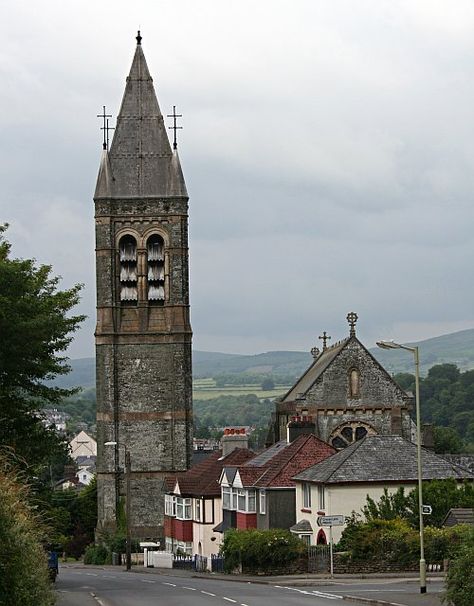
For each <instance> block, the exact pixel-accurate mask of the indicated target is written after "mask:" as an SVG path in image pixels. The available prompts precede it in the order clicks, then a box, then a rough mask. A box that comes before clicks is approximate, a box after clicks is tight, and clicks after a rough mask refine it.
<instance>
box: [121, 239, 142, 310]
mask: <svg viewBox="0 0 474 606" xmlns="http://www.w3.org/2000/svg"><path fill="white" fill-rule="evenodd" d="M119 264H120V276H119V282H120V302H121V303H122V304H124V305H127V304H128V305H136V303H137V300H138V289H137V241H136V240H135V238H134V237H133V236H131V235H128V234H127V235H126V236H123V237H122V238H120V242H119Z"/></svg>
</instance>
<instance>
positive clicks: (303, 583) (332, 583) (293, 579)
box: [61, 563, 444, 606]
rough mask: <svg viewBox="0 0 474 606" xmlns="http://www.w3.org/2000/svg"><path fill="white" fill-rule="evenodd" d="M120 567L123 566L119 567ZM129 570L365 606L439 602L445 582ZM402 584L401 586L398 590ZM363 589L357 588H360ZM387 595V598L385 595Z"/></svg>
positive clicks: (435, 576)
mask: <svg viewBox="0 0 474 606" xmlns="http://www.w3.org/2000/svg"><path fill="white" fill-rule="evenodd" d="M61 566H63V567H65V568H88V566H85V565H84V564H80V563H77V564H73V563H68V564H62V565H61ZM100 568H102V569H104V570H116V569H117V566H101V567H100ZM120 568H121V569H123V566H122V567H120ZM131 573H134V574H149V575H166V576H173V577H177V578H203V579H212V580H214V581H217V580H219V581H223V582H226V581H232V582H234V583H235V582H237V583H258V584H264V585H273V586H275V585H276V586H285V587H295V588H297V587H327V588H331V590H334V591H335V592H337V593H339V594H344V595H343V598H344V600H345V601H347V602H348V603H350V602H351V601H352V602H356V601H357V602H359V603H361V602H362V603H365V604H367V605H368V606H369V605H370V606H442V601H441V596H442V592H441V590H440V587H441V588H442V587H443V586H444V575H443V574H441V573H428V575H427V593H425V594H420V589H419V584H418V583H419V581H418V576H417V574H416V573H400V574H396V573H391V574H366V575H360V574H357V575H349V574H344V575H339V574H335V575H334V576H333V577H331V576H330V575H329V574H309V573H308V574H296V575H276V576H267V575H243V574H242V575H238V574H225V573H214V572H201V573H199V572H194V571H192V570H180V569H174V568H173V569H168V568H145V567H143V566H133V567H132V570H131ZM401 584H403V590H400V591H398V590H397V586H398V587H399V586H400V585H401ZM381 586H383V587H386V591H384V590H383V589H377V590H375V589H367V587H381ZM362 587H363V589H360V588H362ZM371 591H374V592H375V591H377V592H378V593H382V594H383V596H381V597H383V598H384V599H381V597H380V598H379V597H365V596H361V595H360V592H363V593H367V592H371ZM386 597H387V599H385V598H386Z"/></svg>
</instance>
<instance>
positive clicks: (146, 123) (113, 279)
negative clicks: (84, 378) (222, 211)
mask: <svg viewBox="0 0 474 606" xmlns="http://www.w3.org/2000/svg"><path fill="white" fill-rule="evenodd" d="M104 120H105V111H104ZM105 126H106V124H104V127H105ZM175 132H176V131H175ZM107 147H108V145H107V143H105V142H104V151H103V155H102V160H101V165H100V169H99V176H98V179H97V186H96V190H95V195H94V202H95V225H96V271H97V328H96V381H97V448H98V453H97V454H98V461H97V469H98V473H97V488H98V515H99V520H98V531H99V533H100V532H101V531H103V530H113V529H114V528H115V527H116V523H117V519H118V518H119V517H120V515H121V513H120V512H121V511H123V509H122V508H123V507H124V504H123V502H122V500H124V498H125V492H126V491H125V486H126V483H125V482H124V469H125V460H126V458H127V457H128V459H129V463H130V476H129V479H130V489H129V491H128V492H129V494H130V510H131V520H130V523H131V529H132V537H134V538H135V537H136V538H139V537H147V538H150V539H151V538H154V539H159V538H160V537H162V536H163V516H164V513H163V507H164V496H163V495H164V492H163V480H164V477H165V476H166V475H169V474H170V473H175V472H177V471H184V470H186V469H188V467H189V464H190V458H191V454H192V377H191V338H192V332H191V325H190V321H189V276H188V273H189V272H188V194H187V191H186V185H185V182H184V178H183V174H182V172H181V166H180V162H179V158H178V153H177V151H176V149H174V150H172V149H171V146H170V143H169V141H168V136H167V133H166V127H165V125H164V120H163V116H162V114H161V111H160V107H159V105H158V101H157V98H156V94H155V90H154V87H153V80H152V78H151V76H150V73H149V71H148V67H147V64H146V61H145V56H144V54H143V50H142V46H141V36H140V32H139V33H138V36H137V47H136V50H135V55H134V58H133V62H132V67H131V69H130V74H129V76H128V78H127V82H126V87H125V93H124V95H123V100H122V105H121V108H120V112H119V114H118V117H117V124H116V128H115V133H114V137H113V141H112V144H111V147H110V151H109V150H108V149H107ZM107 442H109V444H107V445H106V443H107ZM110 442H112V443H113V444H110Z"/></svg>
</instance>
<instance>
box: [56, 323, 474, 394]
mask: <svg viewBox="0 0 474 606" xmlns="http://www.w3.org/2000/svg"><path fill="white" fill-rule="evenodd" d="M412 345H418V346H419V348H420V366H421V372H422V374H426V373H427V372H428V369H429V368H431V367H432V366H434V365H435V364H443V363H446V362H449V363H453V364H456V365H457V366H458V367H459V368H460V369H461V370H470V369H471V368H474V329H470V330H462V331H460V332H455V333H452V334H448V335H442V336H440V337H434V338H432V339H427V340H426V341H420V342H418V343H413V344H412ZM370 351H371V353H372V354H373V355H374V356H375V357H376V358H377V360H379V361H380V363H381V364H382V365H383V366H384V367H385V368H386V369H387V370H388V371H389V372H390V373H398V372H411V373H413V370H414V368H413V356H412V355H410V353H409V352H407V351H403V350H392V351H384V350H382V349H379V348H377V347H375V348H373V349H371V350H370ZM311 360H312V358H311V355H310V353H309V352H302V351H269V352H267V353H261V354H255V355H250V356H246V355H240V354H226V353H218V352H212V351H194V352H193V374H194V378H195V379H197V378H204V377H215V376H217V375H220V374H240V373H257V374H267V373H268V374H273V375H294V376H295V377H297V376H299V375H300V374H301V373H302V372H303V371H304V370H306V368H307V367H308V366H309V365H310V364H311ZM70 364H71V366H72V369H73V370H72V372H71V373H70V374H69V375H67V376H64V377H58V379H57V380H56V381H55V384H56V385H60V386H62V387H72V386H77V385H80V386H82V387H85V388H90V387H95V360H94V358H80V359H77V360H71V361H70Z"/></svg>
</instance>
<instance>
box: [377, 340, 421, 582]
mask: <svg viewBox="0 0 474 606" xmlns="http://www.w3.org/2000/svg"><path fill="white" fill-rule="evenodd" d="M377 347H380V348H381V349H406V350H407V351H411V352H412V354H413V356H414V358H415V407H416V455H417V456H416V458H417V464H418V518H419V524H420V593H426V561H425V545H424V525H423V472H422V467H421V415H420V357H419V353H418V347H416V346H415V347H408V346H407V345H401V344H400V343H395V342H394V341H378V342H377Z"/></svg>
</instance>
